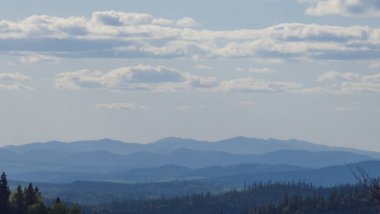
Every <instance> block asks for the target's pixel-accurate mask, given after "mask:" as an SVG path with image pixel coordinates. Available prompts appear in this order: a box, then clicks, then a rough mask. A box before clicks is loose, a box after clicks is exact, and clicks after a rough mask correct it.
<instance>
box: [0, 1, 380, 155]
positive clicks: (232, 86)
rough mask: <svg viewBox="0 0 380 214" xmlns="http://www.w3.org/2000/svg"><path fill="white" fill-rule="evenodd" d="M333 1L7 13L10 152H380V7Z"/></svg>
mask: <svg viewBox="0 0 380 214" xmlns="http://www.w3.org/2000/svg"><path fill="white" fill-rule="evenodd" d="M324 2H325V3H321V2H320V1H301V0H287V1H278V0H275V1H246V0H237V1H234V2H218V3H217V4H216V3H215V2H214V1H212V0H206V1H200V0H195V1H191V2H186V1H174V0H162V1H159V2H151V1H149V0H140V1H136V0H126V1H121V0H110V1H107V2H104V1H101V0H94V1H92V2H91V3H89V2H87V1H85V0H79V1H74V0H69V1H65V2H60V1H59V0H52V1H48V2H44V3H43V4H41V0H30V1H28V2H25V1H22V0H14V1H12V2H4V6H3V7H2V8H0V14H1V15H0V28H1V30H0V98H1V99H2V105H1V106H0V117H1V118H2V122H1V124H0V129H1V130H2V134H1V136H0V146H1V145H20V144H27V143H30V142H45V141H49V140H51V139H58V140H61V141H76V140H78V139H99V138H103V137H108V138H113V139H120V140H122V141H125V142H152V141H154V140H156V139H161V138H165V137H167V136H181V137H183V138H191V139H203V140H216V139H225V138H228V137H230V136H255V137H257V138H263V139H267V138H275V139H303V140H305V141H308V142H314V143H317V144H323V145H329V146H340V147H351V148H360V149H365V150H375V151H380V144H378V139H379V138H380V132H378V130H379V128H380V122H379V121H380V113H379V108H378V107H379V106H380V99H379V97H380V96H379V94H380V54H379V48H380V36H379V32H380V23H379V22H378V17H379V14H380V12H379V11H380V9H379V8H378V5H376V4H375V2H373V1H357V2H356V3H355V5H354V6H353V5H352V4H348V3H347V2H346V3H347V4H346V3H345V1H340V3H339V4H333V3H332V2H333V1H332V0H325V1H324ZM359 9H360V10H359ZM236 11H239V13H237V12H236Z"/></svg>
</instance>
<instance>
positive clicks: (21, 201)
mask: <svg viewBox="0 0 380 214" xmlns="http://www.w3.org/2000/svg"><path fill="white" fill-rule="evenodd" d="M10 201H11V205H12V206H11V207H12V210H13V212H14V213H17V214H24V213H26V205H25V198H24V192H23V191H22V188H21V186H20V185H18V187H17V189H16V192H15V193H14V194H13V195H12V196H11V200H10Z"/></svg>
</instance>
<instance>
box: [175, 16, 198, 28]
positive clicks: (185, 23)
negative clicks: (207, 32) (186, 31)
mask: <svg viewBox="0 0 380 214" xmlns="http://www.w3.org/2000/svg"><path fill="white" fill-rule="evenodd" d="M196 25H197V23H196V21H195V20H194V19H192V18H189V17H186V18H183V19H180V20H178V21H177V26H179V27H187V28H191V27H194V26H196Z"/></svg>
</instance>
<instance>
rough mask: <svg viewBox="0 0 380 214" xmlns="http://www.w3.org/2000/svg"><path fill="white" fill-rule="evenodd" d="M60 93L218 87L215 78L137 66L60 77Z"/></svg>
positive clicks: (84, 71)
mask: <svg viewBox="0 0 380 214" xmlns="http://www.w3.org/2000/svg"><path fill="white" fill-rule="evenodd" d="M55 86H56V87H57V88H60V89H74V90H78V89H84V88H103V89H104V88H106V89H119V90H149V91H175V90H197V89H199V90H201V89H206V88H213V87H216V86H217V81H216V79H215V78H214V77H205V76H196V75H191V74H189V73H185V72H183V71H180V70H178V69H174V68H168V67H163V66H157V67H153V66H149V65H137V66H132V67H122V68H117V69H114V70H111V71H108V72H100V71H89V70H79V71H74V72H66V73H61V74H58V75H57V77H56V78H55Z"/></svg>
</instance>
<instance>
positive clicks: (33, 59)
mask: <svg viewBox="0 0 380 214" xmlns="http://www.w3.org/2000/svg"><path fill="white" fill-rule="evenodd" d="M59 61H60V60H59V58H57V57H52V56H46V55H40V54H26V55H22V56H21V62H22V63H24V64H33V63H40V62H43V63H55V62H59Z"/></svg>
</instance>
